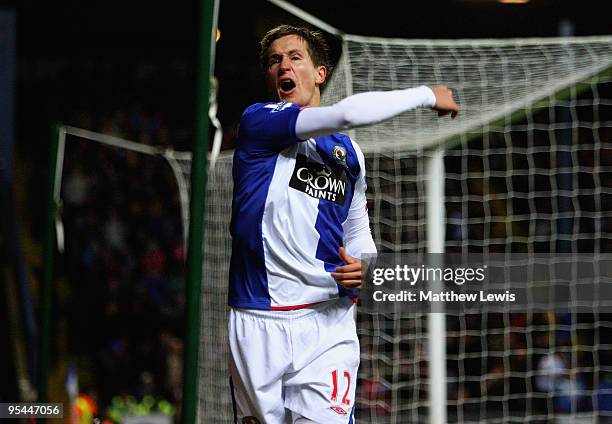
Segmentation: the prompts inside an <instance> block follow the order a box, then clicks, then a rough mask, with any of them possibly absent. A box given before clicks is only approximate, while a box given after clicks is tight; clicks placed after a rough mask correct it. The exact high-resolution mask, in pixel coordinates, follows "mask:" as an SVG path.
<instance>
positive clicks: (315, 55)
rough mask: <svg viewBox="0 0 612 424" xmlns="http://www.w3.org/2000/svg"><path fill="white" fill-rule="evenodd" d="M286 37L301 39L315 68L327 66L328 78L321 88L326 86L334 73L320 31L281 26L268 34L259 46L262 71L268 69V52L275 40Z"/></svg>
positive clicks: (327, 49)
mask: <svg viewBox="0 0 612 424" xmlns="http://www.w3.org/2000/svg"><path fill="white" fill-rule="evenodd" d="M286 35H297V36H298V37H301V38H302V39H303V40H304V41H305V42H306V44H307V46H308V53H309V54H310V59H311V60H312V62H313V63H314V65H315V66H321V65H323V66H325V67H326V68H327V77H326V78H325V82H323V84H321V86H320V87H321V88H323V87H324V86H325V84H326V83H327V81H328V79H329V77H330V76H331V73H332V65H331V62H330V60H329V47H328V46H327V42H326V41H325V38H323V35H322V34H321V33H320V32H319V31H314V30H311V29H309V28H306V27H296V26H292V25H279V26H277V27H276V28H272V29H271V30H270V31H268V32H266V35H264V37H263V38H262V39H261V41H260V43H259V45H260V50H259V62H260V65H261V69H262V70H263V71H264V72H265V71H266V70H267V69H268V50H269V49H270V45H271V44H272V43H273V42H274V40H278V39H279V38H281V37H284V36H286Z"/></svg>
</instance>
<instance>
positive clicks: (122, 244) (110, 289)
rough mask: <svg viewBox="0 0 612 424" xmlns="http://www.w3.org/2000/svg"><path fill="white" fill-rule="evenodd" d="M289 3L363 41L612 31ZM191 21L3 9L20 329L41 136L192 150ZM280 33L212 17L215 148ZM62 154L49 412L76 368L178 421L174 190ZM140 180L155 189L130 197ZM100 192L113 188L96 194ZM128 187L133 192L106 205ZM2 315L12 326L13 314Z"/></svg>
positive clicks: (92, 384)
mask: <svg viewBox="0 0 612 424" xmlns="http://www.w3.org/2000/svg"><path fill="white" fill-rule="evenodd" d="M294 4H296V5H298V6H300V7H302V8H304V9H305V10H307V11H309V12H310V13H312V14H313V15H315V16H317V17H320V18H321V19H323V20H325V21H327V22H329V23H330V24H332V25H334V26H335V27H338V28H341V29H342V30H344V31H346V32H349V33H353V34H361V35H377V36H389V37H401V38H468V37H472V38H491V37H529V36H555V35H558V34H559V33H560V31H561V28H562V27H565V28H567V25H568V23H571V26H572V28H573V30H572V32H573V33H574V34H575V35H594V34H608V33H610V29H611V28H610V24H609V22H608V21H607V19H606V14H605V13H603V12H602V6H600V5H599V3H597V2H581V3H580V4H579V5H577V4H576V3H574V2H558V1H538V0H532V1H531V2H529V3H527V4H499V3H497V2H488V1H436V2H427V3H425V2H423V3H415V2H411V4H410V6H407V5H405V4H402V3H400V2H383V3H380V2H377V3H376V5H373V4H372V3H368V2H362V3H358V4H355V3H354V2H347V1H336V2H334V3H333V7H330V6H329V4H327V3H325V2H307V1H296V2H294ZM197 6H198V5H197V4H196V3H195V2H186V3H183V4H182V5H172V6H170V5H168V4H162V3H160V4H144V3H142V4H132V3H130V4H124V3H121V2H117V1H110V2H103V3H102V2H98V3H96V4H95V5H89V6H87V7H85V6H83V5H82V4H81V3H79V2H74V1H70V2H69V1H65V2H58V3H54V4H53V5H51V4H41V3H39V2H34V1H23V2H14V3H12V4H11V3H10V2H8V3H4V4H3V7H4V10H16V12H17V45H16V48H17V50H16V52H17V62H16V66H17V68H16V69H17V80H16V99H15V100H16V105H17V109H16V134H15V146H16V147H15V148H16V155H17V157H16V163H15V169H16V179H15V185H14V189H15V200H16V201H15V205H16V213H17V222H18V224H19V227H18V228H19V236H20V240H21V243H22V247H23V248H22V252H21V253H22V254H23V256H24V258H25V267H26V270H27V278H26V284H27V287H21V288H19V290H20V293H21V294H22V295H21V296H20V297H19V299H20V301H19V304H18V307H19V313H20V314H22V315H24V314H25V310H27V304H28V302H31V303H30V305H31V307H32V308H33V310H34V311H35V312H37V311H38V308H39V303H40V291H39V285H40V280H41V273H42V263H41V243H42V238H43V233H44V227H43V224H44V222H45V220H46V219H45V215H44V213H45V204H46V192H45V187H46V181H47V175H46V172H47V166H46V164H47V162H48V158H47V155H48V145H49V126H50V124H51V123H53V122H63V123H66V124H70V125H75V126H78V127H82V128H87V129H91V130H96V131H101V132H106V133H110V134H115V135H119V136H122V137H125V138H129V139H133V140H137V141H139V142H142V143H146V144H151V145H166V146H169V147H172V148H174V149H176V150H189V149H191V142H192V134H193V122H194V103H195V97H194V92H195V70H194V68H195V65H194V64H195V48H196V43H197V36H196V34H197V25H198V23H197V21H196V17H197V16H198V14H197V13H196V11H197ZM281 22H291V23H300V22H299V20H297V19H296V18H294V17H292V16H290V15H288V14H287V13H286V12H283V11H282V10H280V9H278V8H277V7H276V6H274V5H272V4H269V3H267V2H264V1H254V2H238V1H228V0H226V1H222V2H221V4H220V14H219V28H220V29H221V39H220V40H219V43H218V44H217V53H216V56H217V57H216V66H215V76H216V77H217V79H218V82H219V113H218V116H219V119H220V121H221V122H222V124H223V126H224V148H231V146H232V143H233V140H234V137H235V129H236V125H237V123H238V120H239V117H240V113H241V111H242V110H243V108H244V107H245V106H247V105H248V104H251V103H253V102H256V101H259V100H261V99H262V98H265V97H266V93H265V91H264V88H263V80H262V79H261V75H260V72H259V68H258V62H257V41H258V40H259V38H260V37H261V35H262V34H263V33H264V31H265V30H266V29H267V28H269V27H271V26H273V25H276V24H278V23H281ZM329 41H330V44H331V45H332V49H333V53H334V57H336V58H337V57H338V55H339V49H340V45H339V43H338V42H337V40H335V39H334V38H333V37H331V36H330V37H329ZM70 155H72V158H71V157H70V156H69V157H68V158H67V165H66V184H67V185H68V186H69V187H71V190H70V193H65V196H67V197H66V199H65V202H66V205H65V211H64V225H65V226H66V233H67V234H68V239H67V249H68V250H67V255H66V256H65V257H64V258H62V259H59V260H58V262H57V263H58V268H59V269H58V270H57V273H58V275H61V276H63V277H64V278H63V279H62V281H63V283H62V285H61V290H59V291H58V293H57V295H56V297H55V299H54V317H53V327H52V330H53V332H52V334H53V335H54V337H53V340H54V342H53V344H52V366H53V372H52V375H51V379H52V386H51V395H50V397H51V399H54V400H62V399H63V398H65V375H66V373H67V372H68V370H70V369H71V366H73V367H74V368H73V369H76V370H77V373H78V376H79V385H80V391H81V392H82V393H84V394H88V395H89V396H91V397H92V398H94V399H95V400H96V402H97V404H98V406H99V407H100V409H101V410H104V409H105V408H106V407H107V406H108V405H109V404H110V400H111V398H112V397H113V396H115V395H133V396H135V397H136V398H142V396H144V395H147V394H150V395H154V396H156V397H161V398H163V399H167V400H169V401H170V403H172V404H174V405H176V406H177V407H178V406H179V405H180V396H181V394H180V391H181V377H180V372H181V365H180V361H181V355H182V349H183V341H182V340H183V328H184V325H185V323H184V315H183V314H184V309H183V302H184V296H183V292H182V291H183V288H184V280H183V278H184V267H183V264H182V260H183V256H184V250H183V249H182V245H181V243H182V242H181V237H182V236H181V229H180V222H179V220H180V217H179V215H178V211H177V208H178V206H177V200H176V195H175V194H173V193H174V188H173V187H172V184H173V181H172V178H171V175H169V173H167V172H166V171H165V170H164V169H163V167H162V166H160V165H159V164H156V163H154V162H153V161H147V160H144V159H143V160H140V159H137V160H129V159H127V160H126V161H125V163H121V164H119V166H120V169H121V172H120V173H119V174H114V171H113V172H111V171H108V170H109V169H110V167H108V166H105V163H108V162H109V161H112V160H113V159H112V158H109V157H108V156H105V155H104V154H101V153H99V152H97V153H96V152H92V151H90V150H88V147H87V146H86V145H82V146H81V147H79V148H78V149H77V150H75V151H73V152H72V153H70ZM93 170H95V172H94V171H93ZM104 172H108V173H107V174H105V173H104ZM143 175H144V176H145V178H146V181H150V182H152V183H151V184H150V186H146V187H143V186H142V185H141V183H140V182H139V181H143ZM102 180H105V181H111V182H112V184H111V185H106V186H105V187H106V188H104V189H101V188H100V187H101V186H100V184H99V182H100V181H102ZM70 181H72V185H70ZM125 186H127V191H124V192H123V194H122V195H115V193H116V191H115V190H116V189H117V188H118V187H125ZM117 192H118V190H117ZM7 206H8V205H7ZM4 229H5V230H6V229H7V227H6V226H5V227H4ZM5 234H7V232H6V231H5ZM2 241H3V249H6V252H7V253H8V252H12V251H13V250H14V249H15V246H14V245H12V244H11V243H10V242H9V238H8V237H3V239H2ZM2 256H3V258H4V259H3V261H4V263H3V266H4V267H5V268H9V269H10V268H11V267H13V266H14V265H15V264H14V263H11V261H10V260H9V258H10V257H11V255H10V254H3V255H2ZM3 278H4V277H3ZM17 280H18V279H17ZM126 282H129V283H126ZM16 283H21V282H20V281H17V282H16ZM27 293H29V296H28V295H27ZM2 296H3V301H4V302H5V304H6V303H8V302H9V301H12V300H13V298H12V297H10V296H7V294H6V292H3V293H2ZM2 309H3V310H4V314H5V315H8V313H9V312H7V311H8V308H2ZM0 321H1V322H2V324H0V325H2V327H3V328H2V334H6V335H7V336H6V340H7V343H4V344H3V345H2V349H1V350H2V352H1V354H2V358H1V359H2V362H1V363H2V364H3V365H2V368H3V369H2V374H3V375H6V376H8V378H5V379H3V382H2V383H0V396H1V398H2V399H3V400H6V401H11V400H16V399H18V397H19V388H18V377H19V372H20V371H19V367H17V366H16V363H17V362H18V359H19V358H16V355H17V354H16V353H15V350H14V349H12V346H13V343H14V342H15V341H16V340H17V339H21V340H23V341H24V342H25V351H24V352H23V353H24V355H26V356H27V358H21V359H22V361H24V360H25V363H26V364H28V366H27V367H26V372H31V368H32V364H33V363H34V359H33V358H32V357H31V356H32V354H33V353H34V352H35V346H34V344H33V343H29V342H28V341H30V342H31V340H29V339H28V334H29V333H28V331H29V330H28V328H27V326H24V325H22V329H21V330H20V331H18V330H17V329H15V328H14V327H12V326H11V324H9V323H10V322H11V321H10V319H9V317H8V316H2V317H1V319H0ZM23 321H24V322H25V321H26V320H25V319H24V320H23ZM9 335H10V337H9ZM102 415H103V414H102Z"/></svg>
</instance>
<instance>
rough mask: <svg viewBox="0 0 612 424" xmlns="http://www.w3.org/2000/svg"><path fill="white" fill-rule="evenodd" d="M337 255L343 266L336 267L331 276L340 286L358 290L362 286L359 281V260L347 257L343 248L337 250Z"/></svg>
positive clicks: (360, 280) (361, 282)
mask: <svg viewBox="0 0 612 424" xmlns="http://www.w3.org/2000/svg"><path fill="white" fill-rule="evenodd" d="M338 253H339V254H340V259H342V261H344V263H345V265H342V266H339V267H337V268H336V272H332V273H331V276H332V277H334V279H335V280H336V282H337V283H338V284H340V285H341V286H344V287H346V288H349V289H360V288H361V286H362V285H363V281H362V279H361V259H357V258H354V257H352V256H349V255H347V254H346V250H345V249H344V247H341V248H340V249H338Z"/></svg>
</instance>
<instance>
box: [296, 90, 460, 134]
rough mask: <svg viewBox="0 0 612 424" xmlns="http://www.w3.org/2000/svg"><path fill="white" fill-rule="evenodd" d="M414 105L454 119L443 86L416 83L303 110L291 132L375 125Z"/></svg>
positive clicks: (454, 108)
mask: <svg viewBox="0 0 612 424" xmlns="http://www.w3.org/2000/svg"><path fill="white" fill-rule="evenodd" d="M418 107H430V108H433V109H434V110H437V111H438V115H440V116H442V115H446V114H448V113H450V114H451V116H452V117H453V118H454V117H455V116H456V115H457V113H458V112H459V106H457V104H456V103H455V101H454V100H453V95H452V92H451V90H450V89H448V88H447V87H445V86H438V87H434V88H429V87H427V86H424V85H423V86H420V87H415V88H408V89H406V90H393V91H372V92H368V93H360V94H355V95H353V96H349V97H347V98H345V99H343V100H341V101H339V102H338V103H336V104H335V105H333V106H324V107H312V108H306V109H303V110H302V111H301V112H300V114H299V115H298V118H297V121H296V124H295V133H296V135H297V136H298V137H299V138H300V139H302V140H306V139H308V138H310V137H318V136H322V135H326V134H331V133H333V132H336V131H339V130H346V129H350V128H355V127H360V126H364V125H371V124H376V123H378V122H381V121H384V120H386V119H389V118H392V117H394V116H396V115H399V114H400V113H402V112H406V111H409V110H412V109H416V108H418Z"/></svg>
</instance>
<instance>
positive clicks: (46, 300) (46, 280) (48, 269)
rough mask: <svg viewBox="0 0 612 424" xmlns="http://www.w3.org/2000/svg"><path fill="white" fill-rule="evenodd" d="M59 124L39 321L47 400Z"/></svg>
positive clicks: (42, 398) (52, 153)
mask: <svg viewBox="0 0 612 424" xmlns="http://www.w3.org/2000/svg"><path fill="white" fill-rule="evenodd" d="M58 146H59V126H58V125H53V127H52V128H51V145H50V149H49V181H48V184H47V228H46V234H45V245H44V274H43V286H42V293H41V299H42V305H41V318H40V320H41V322H40V357H39V358H40V359H39V362H38V401H39V402H46V401H47V400H48V396H49V393H48V379H49V340H50V338H49V334H50V332H51V294H52V287H53V262H54V260H55V216H56V214H57V208H58V205H57V203H56V201H55V173H56V170H57V149H58Z"/></svg>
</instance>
